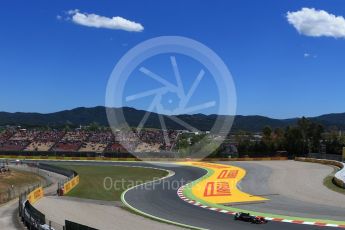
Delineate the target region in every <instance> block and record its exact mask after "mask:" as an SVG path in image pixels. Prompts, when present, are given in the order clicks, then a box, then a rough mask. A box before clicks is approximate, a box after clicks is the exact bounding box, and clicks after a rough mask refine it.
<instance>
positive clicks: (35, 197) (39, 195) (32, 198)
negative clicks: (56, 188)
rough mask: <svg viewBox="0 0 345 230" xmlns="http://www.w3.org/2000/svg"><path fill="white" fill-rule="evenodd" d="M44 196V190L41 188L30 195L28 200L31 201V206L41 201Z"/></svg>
mask: <svg viewBox="0 0 345 230" xmlns="http://www.w3.org/2000/svg"><path fill="white" fill-rule="evenodd" d="M43 196H44V192H43V188H42V187H39V188H36V189H35V190H33V191H32V192H30V193H29V195H28V196H27V199H28V200H29V202H30V204H34V203H35V202H36V201H38V200H39V199H41V198H42V197H43Z"/></svg>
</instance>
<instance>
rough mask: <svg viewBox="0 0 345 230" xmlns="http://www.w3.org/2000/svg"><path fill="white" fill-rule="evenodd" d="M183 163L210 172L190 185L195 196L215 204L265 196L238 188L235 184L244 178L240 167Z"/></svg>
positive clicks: (244, 200)
mask: <svg viewBox="0 0 345 230" xmlns="http://www.w3.org/2000/svg"><path fill="white" fill-rule="evenodd" d="M182 164H184V165H190V166H194V167H199V168H204V169H208V170H209V172H211V174H209V176H208V177H205V178H204V179H203V180H201V181H199V182H198V183H197V184H195V185H194V186H193V187H192V193H193V195H194V196H196V197H197V198H199V199H201V200H203V201H206V202H210V203H215V204H230V203H241V202H257V201H264V200H267V199H266V198H263V197H259V196H253V195H251V194H248V193H245V192H242V191H240V190H239V189H238V186H237V184H238V183H239V182H240V181H241V180H242V179H243V178H244V176H245V175H246V171H245V170H244V169H242V168H239V167H235V166H230V165H223V164H213V163H206V162H184V163H182Z"/></svg>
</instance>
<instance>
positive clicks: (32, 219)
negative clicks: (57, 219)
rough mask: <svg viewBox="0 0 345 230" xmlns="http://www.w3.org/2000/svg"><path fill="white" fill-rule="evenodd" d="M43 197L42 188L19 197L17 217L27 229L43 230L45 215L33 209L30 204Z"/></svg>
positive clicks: (34, 189)
mask: <svg viewBox="0 0 345 230" xmlns="http://www.w3.org/2000/svg"><path fill="white" fill-rule="evenodd" d="M42 197H43V188H42V187H37V188H33V189H31V190H28V191H27V192H25V193H23V194H22V195H20V196H19V208H18V210H19V216H20V217H21V219H22V221H23V223H24V224H25V226H26V227H27V228H28V229H30V230H31V229H33V230H45V228H44V225H45V215H44V214H43V213H41V212H40V211H38V210H37V209H35V208H34V207H33V206H32V203H31V202H33V203H34V202H36V201H37V200H39V199H40V198H42Z"/></svg>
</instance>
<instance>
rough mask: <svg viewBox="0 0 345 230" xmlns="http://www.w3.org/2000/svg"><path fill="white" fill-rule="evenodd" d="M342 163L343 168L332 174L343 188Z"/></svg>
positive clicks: (344, 178)
mask: <svg viewBox="0 0 345 230" xmlns="http://www.w3.org/2000/svg"><path fill="white" fill-rule="evenodd" d="M342 164H343V168H342V169H341V170H340V171H339V172H337V173H336V174H335V175H334V178H335V180H336V181H337V184H338V185H339V186H341V187H343V188H345V164H344V163H342Z"/></svg>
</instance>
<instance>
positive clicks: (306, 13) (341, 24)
mask: <svg viewBox="0 0 345 230" xmlns="http://www.w3.org/2000/svg"><path fill="white" fill-rule="evenodd" d="M286 17H287V20H288V22H289V23H290V24H291V25H293V26H294V27H295V29H296V30H297V31H298V32H299V33H300V34H303V35H306V36H311V37H321V36H326V37H334V38H345V19H344V17H342V16H335V15H334V14H330V13H328V12H326V11H324V10H315V9H314V8H302V9H301V10H299V11H296V12H288V13H287V15H286Z"/></svg>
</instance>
